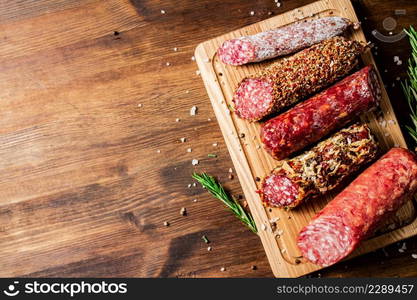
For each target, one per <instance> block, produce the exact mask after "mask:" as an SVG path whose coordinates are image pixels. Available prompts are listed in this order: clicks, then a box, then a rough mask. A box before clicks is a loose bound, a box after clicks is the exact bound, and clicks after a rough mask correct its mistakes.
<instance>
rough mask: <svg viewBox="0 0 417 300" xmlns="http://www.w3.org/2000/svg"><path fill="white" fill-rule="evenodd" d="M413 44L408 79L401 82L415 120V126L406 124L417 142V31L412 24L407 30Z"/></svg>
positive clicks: (412, 117)
mask: <svg viewBox="0 0 417 300" xmlns="http://www.w3.org/2000/svg"><path fill="white" fill-rule="evenodd" d="M405 32H406V33H407V35H408V37H409V39H410V44H411V48H412V49H411V57H410V59H409V60H408V71H407V74H408V79H406V80H405V81H404V82H402V83H401V86H402V89H403V92H404V95H405V97H406V98H407V102H408V106H409V107H410V117H411V120H412V121H413V125H414V128H413V127H410V126H406V128H407V130H408V133H409V134H410V135H411V137H412V138H413V139H414V140H415V141H416V142H417V31H416V30H415V29H414V28H413V26H410V29H409V30H405Z"/></svg>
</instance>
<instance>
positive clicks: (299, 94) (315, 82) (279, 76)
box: [233, 37, 366, 121]
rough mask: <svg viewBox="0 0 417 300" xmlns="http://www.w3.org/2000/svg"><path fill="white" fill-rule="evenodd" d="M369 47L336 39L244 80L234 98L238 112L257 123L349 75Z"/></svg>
mask: <svg viewBox="0 0 417 300" xmlns="http://www.w3.org/2000/svg"><path fill="white" fill-rule="evenodd" d="M365 48H366V47H364V46H363V45H362V44H361V43H359V42H357V41H350V40H347V39H345V38H343V37H334V38H331V39H329V40H325V41H323V42H321V43H319V44H316V45H314V46H312V47H310V48H307V49H304V50H303V51H301V52H299V53H297V54H294V55H293V56H290V57H287V58H284V59H282V60H281V61H279V62H276V63H274V64H272V65H271V66H269V67H267V68H266V69H264V70H263V71H261V72H260V73H258V74H255V75H253V76H249V77H247V78H244V79H243V80H242V81H241V82H240V84H239V86H238V88H237V89H236V91H235V94H234V96H233V103H234V106H235V113H236V115H237V116H239V117H240V118H242V119H245V120H249V121H258V120H260V119H262V118H264V117H266V116H267V115H269V114H271V113H274V112H279V111H281V110H282V109H283V108H285V107H288V106H290V105H292V104H294V103H296V102H298V101H299V100H301V99H303V98H305V97H307V96H308V95H311V94H313V93H315V92H317V91H319V90H321V89H322V88H324V87H327V86H328V85H330V84H332V83H334V82H336V81H337V80H338V79H340V78H342V77H343V76H345V75H347V74H348V73H349V72H350V71H351V70H352V69H353V67H354V66H355V65H356V64H357V58H358V56H359V54H361V53H362V52H363V51H364V50H365Z"/></svg>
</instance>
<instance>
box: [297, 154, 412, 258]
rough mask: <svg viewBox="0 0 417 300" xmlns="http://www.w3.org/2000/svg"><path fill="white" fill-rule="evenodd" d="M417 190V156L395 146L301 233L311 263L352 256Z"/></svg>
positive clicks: (300, 242)
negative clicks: (360, 244)
mask: <svg viewBox="0 0 417 300" xmlns="http://www.w3.org/2000/svg"><path fill="white" fill-rule="evenodd" d="M416 190H417V157H416V155H415V154H414V153H412V152H410V151H409V150H407V149H403V148H393V149H391V150H390V151H389V152H388V153H386V154H385V155H384V156H382V157H381V158H380V159H379V160H378V161H377V162H375V163H374V164H373V165H371V166H370V167H369V168H368V169H366V170H365V171H364V172H363V173H362V174H361V175H359V176H358V177H357V178H356V179H355V180H354V181H353V182H352V183H351V184H350V185H349V186H348V187H346V188H345V189H344V190H343V191H342V192H341V193H340V194H338V195H337V196H336V197H335V198H334V199H333V200H332V201H330V202H329V203H328V204H327V206H326V207H324V209H323V210H322V211H321V212H319V213H318V214H317V215H316V216H315V217H314V219H313V220H312V221H311V222H310V224H308V225H307V226H306V227H304V228H303V229H302V230H301V232H300V233H299V235H298V240H297V244H298V247H299V248H300V250H301V252H302V254H303V256H304V257H305V258H306V259H307V260H308V261H310V262H312V263H314V264H317V265H320V266H329V265H332V264H334V263H336V262H338V261H340V260H342V259H343V258H345V257H346V256H348V255H349V254H350V253H351V252H352V251H353V250H354V249H355V248H356V247H357V246H358V244H359V243H360V242H361V241H363V240H364V239H366V238H368V237H369V236H370V235H372V234H373V233H374V231H375V230H376V229H377V228H378V227H379V226H380V225H381V223H383V222H384V221H385V220H386V219H387V218H388V217H390V216H391V215H392V214H393V213H395V211H397V210H398V208H400V207H401V206H402V205H403V204H404V203H405V202H406V201H407V200H408V199H409V198H410V197H411V196H412V195H413V194H414V193H415V192H416Z"/></svg>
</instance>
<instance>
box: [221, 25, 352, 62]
mask: <svg viewBox="0 0 417 300" xmlns="http://www.w3.org/2000/svg"><path fill="white" fill-rule="evenodd" d="M351 24H352V23H351V22H350V21H349V20H348V19H345V18H341V17H325V18H320V19H315V20H308V21H304V22H300V23H295V24H292V25H288V26H285V27H282V28H278V29H273V30H269V31H265V32H260V33H257V34H255V35H250V36H244V37H240V38H237V39H232V40H228V41H225V42H224V43H223V44H222V46H221V47H220V48H219V49H218V50H217V54H218V55H219V58H220V60H221V61H222V62H223V63H225V64H229V65H233V66H238V65H243V64H247V63H251V62H260V61H263V60H266V59H270V58H274V57H278V56H282V55H287V54H290V53H294V52H297V51H299V50H301V49H303V48H306V47H309V46H311V45H314V44H317V43H319V42H321V41H324V40H327V39H329V38H331V37H334V36H336V35H340V34H342V33H343V32H344V31H345V30H346V29H347V28H348V27H349V26H350V25H351Z"/></svg>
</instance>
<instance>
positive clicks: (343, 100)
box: [261, 66, 381, 159]
mask: <svg viewBox="0 0 417 300" xmlns="http://www.w3.org/2000/svg"><path fill="white" fill-rule="evenodd" d="M380 98H381V88H380V86H379V83H378V78H377V75H376V73H375V71H374V70H373V68H372V66H367V67H364V68H363V69H361V70H359V71H358V72H356V73H354V74H352V75H350V76H348V77H346V78H345V79H343V80H342V81H340V82H339V83H337V84H335V85H333V86H332V87H330V88H328V89H327V90H325V91H323V92H321V93H319V94H317V95H315V96H314V97H312V98H310V99H309V100H307V101H305V102H303V103H300V104H298V105H296V106H295V107H294V108H292V109H290V110H288V111H286V112H285V113H283V114H281V115H279V116H277V117H275V118H273V119H271V120H269V121H268V122H266V123H265V124H264V125H263V126H262V128H261V140H262V142H263V143H264V147H265V149H266V150H267V151H268V152H269V153H270V154H271V155H272V156H273V157H274V158H276V159H282V158H286V157H288V156H289V155H290V154H291V153H294V152H296V151H298V150H301V149H303V148H304V147H306V146H308V145H310V144H312V143H314V142H317V141H318V140H320V139H321V138H322V137H324V136H326V135H327V134H329V133H330V132H332V131H333V130H335V129H338V128H340V127H343V126H344V125H346V124H347V123H348V122H349V121H351V120H352V119H353V118H354V117H355V116H357V115H359V114H361V113H363V112H366V111H369V110H370V109H372V108H374V107H376V106H377V105H378V103H379V100H380Z"/></svg>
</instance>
